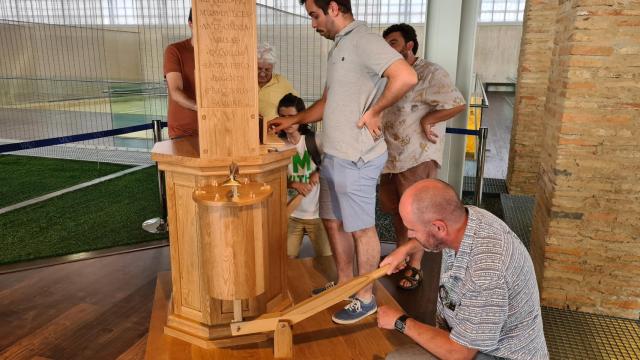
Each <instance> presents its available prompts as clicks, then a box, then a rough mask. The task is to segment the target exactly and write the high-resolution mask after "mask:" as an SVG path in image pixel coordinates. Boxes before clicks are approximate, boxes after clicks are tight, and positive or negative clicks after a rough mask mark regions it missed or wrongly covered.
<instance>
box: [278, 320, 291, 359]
mask: <svg viewBox="0 0 640 360" xmlns="http://www.w3.org/2000/svg"><path fill="white" fill-rule="evenodd" d="M273 357H275V358H276V359H291V358H293V336H292V333H291V325H289V322H288V321H279V322H278V325H277V326H276V331H275V332H274V336H273Z"/></svg>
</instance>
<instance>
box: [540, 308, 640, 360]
mask: <svg viewBox="0 0 640 360" xmlns="http://www.w3.org/2000/svg"><path fill="white" fill-rule="evenodd" d="M542 321H543V323H544V335H545V339H546V340H547V348H548V349H549V355H550V357H551V359H562V360H565V359H576V360H578V359H580V360H582V359H594V360H600V359H603V360H614V359H615V360H622V359H624V360H628V359H640V321H638V320H629V319H622V318H617V317H611V316H605V315H595V314H587V313H582V312H577V311H570V310H561V309H554V308H549V307H542Z"/></svg>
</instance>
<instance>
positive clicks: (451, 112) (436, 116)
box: [420, 105, 465, 125]
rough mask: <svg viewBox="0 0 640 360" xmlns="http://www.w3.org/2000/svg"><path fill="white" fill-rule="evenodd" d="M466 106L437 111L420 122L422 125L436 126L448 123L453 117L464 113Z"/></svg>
mask: <svg viewBox="0 0 640 360" xmlns="http://www.w3.org/2000/svg"><path fill="white" fill-rule="evenodd" d="M464 109H465V105H458V106H456V107H454V108H451V109H443V110H436V111H432V112H430V113H428V114H427V115H425V116H424V117H423V118H422V119H421V120H420V121H421V122H422V125H434V124H437V123H439V122H443V121H447V120H449V119H451V118H452V117H454V116H456V115H458V114H459V113H460V112H462V111H464Z"/></svg>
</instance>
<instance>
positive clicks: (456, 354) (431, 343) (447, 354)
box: [404, 318, 478, 360]
mask: <svg viewBox="0 0 640 360" xmlns="http://www.w3.org/2000/svg"><path fill="white" fill-rule="evenodd" d="M404 334H405V335H407V336H409V337H410V338H411V339H413V341H415V342H416V343H418V345H420V346H422V347H423V348H425V349H426V350H427V351H429V352H430V353H431V354H433V355H435V356H436V357H437V358H438V359H442V360H449V359H452V360H458V359H460V360H471V359H473V357H474V356H475V355H476V353H477V352H478V350H477V349H471V348H468V347H466V346H463V345H460V344H458V343H457V342H455V341H453V340H451V338H450V337H449V332H448V331H445V330H442V329H438V328H436V327H433V326H430V325H426V324H423V323H421V322H419V321H417V320H415V319H411V318H410V319H407V322H406V328H405V330H404Z"/></svg>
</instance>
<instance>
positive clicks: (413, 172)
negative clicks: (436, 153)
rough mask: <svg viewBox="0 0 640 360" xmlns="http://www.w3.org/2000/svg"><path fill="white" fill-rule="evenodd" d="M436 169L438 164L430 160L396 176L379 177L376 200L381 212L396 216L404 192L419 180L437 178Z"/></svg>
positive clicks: (383, 175)
mask: <svg viewBox="0 0 640 360" xmlns="http://www.w3.org/2000/svg"><path fill="white" fill-rule="evenodd" d="M438 168H439V166H438V163H437V162H436V161H435V160H430V161H425V162H423V163H421V164H418V165H416V166H414V167H412V168H410V169H407V170H405V171H403V172H399V173H397V174H382V175H380V187H379V188H378V200H379V201H380V208H381V209H382V211H384V212H386V213H388V214H397V213H398V204H399V203H400V198H401V197H402V194H403V193H404V192H405V190H407V189H408V188H409V187H410V186H411V185H413V184H415V183H417V182H418V181H420V180H424V179H435V178H437V177H438Z"/></svg>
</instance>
